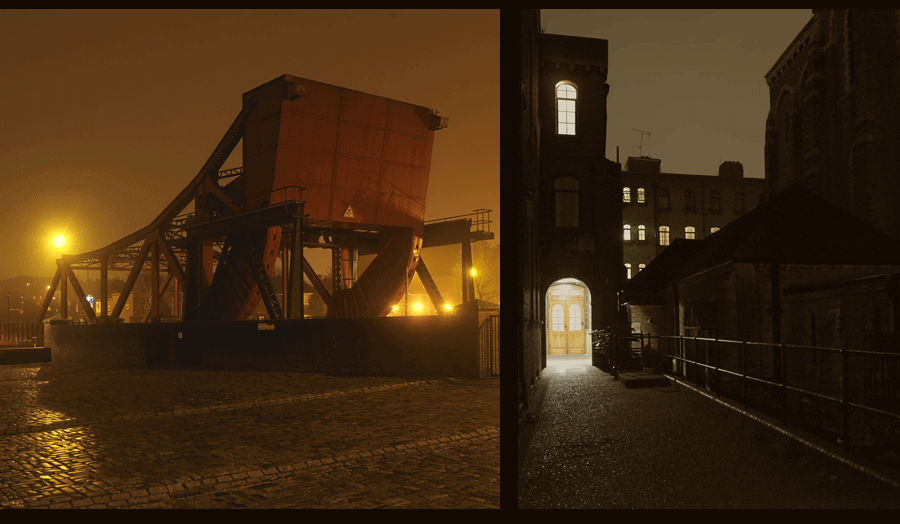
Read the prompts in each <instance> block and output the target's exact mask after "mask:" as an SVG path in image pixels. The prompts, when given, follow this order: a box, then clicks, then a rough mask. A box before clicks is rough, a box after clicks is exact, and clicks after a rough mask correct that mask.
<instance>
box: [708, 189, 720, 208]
mask: <svg viewBox="0 0 900 524" xmlns="http://www.w3.org/2000/svg"><path fill="white" fill-rule="evenodd" d="M709 209H711V210H712V211H720V210H721V209H722V206H721V204H720V199H719V192H718V191H713V192H711V193H710V194H709Z"/></svg>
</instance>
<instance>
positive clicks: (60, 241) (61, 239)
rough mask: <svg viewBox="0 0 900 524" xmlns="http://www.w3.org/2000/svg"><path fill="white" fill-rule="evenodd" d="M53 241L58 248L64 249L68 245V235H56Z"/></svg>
mask: <svg viewBox="0 0 900 524" xmlns="http://www.w3.org/2000/svg"><path fill="white" fill-rule="evenodd" d="M51 242H52V243H53V247H55V248H56V249H62V248H63V246H65V245H66V237H65V236H64V235H56V236H55V237H53V240H52V241H51Z"/></svg>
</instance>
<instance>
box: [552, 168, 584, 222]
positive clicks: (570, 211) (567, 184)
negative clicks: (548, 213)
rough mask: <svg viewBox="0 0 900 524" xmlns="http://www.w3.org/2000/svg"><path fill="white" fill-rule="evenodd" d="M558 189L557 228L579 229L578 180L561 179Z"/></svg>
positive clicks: (556, 183) (555, 184) (557, 183)
mask: <svg viewBox="0 0 900 524" xmlns="http://www.w3.org/2000/svg"><path fill="white" fill-rule="evenodd" d="M553 187H554V189H556V227H578V188H579V185H578V179H575V178H572V177H560V178H557V179H556V181H555V182H554V183H553Z"/></svg>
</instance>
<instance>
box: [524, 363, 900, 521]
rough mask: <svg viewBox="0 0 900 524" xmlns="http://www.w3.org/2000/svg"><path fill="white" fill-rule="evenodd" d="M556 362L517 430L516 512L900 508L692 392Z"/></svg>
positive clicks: (874, 487)
mask: <svg viewBox="0 0 900 524" xmlns="http://www.w3.org/2000/svg"><path fill="white" fill-rule="evenodd" d="M550 360H551V359H548V363H551V362H550ZM554 363H555V364H558V365H557V366H552V367H548V368H547V369H546V370H544V373H543V375H542V377H543V378H542V379H541V383H540V385H539V387H538V391H537V393H536V395H535V400H534V402H533V404H534V405H533V406H531V409H530V411H532V412H534V414H535V422H534V423H531V424H527V425H525V426H523V428H524V429H522V430H520V434H519V446H520V448H519V471H518V490H519V493H518V507H519V508H732V509H734V508H818V509H822V508H882V509H898V508H900V490H898V489H896V488H893V487H891V486H889V485H887V484H885V483H882V482H878V481H876V480H872V479H870V478H866V477H863V476H862V475H857V474H853V473H852V472H851V470H850V469H849V468H847V467H846V466H843V465H841V464H839V463H837V462H834V461H830V460H828V459H825V458H823V456H822V455H820V454H818V453H816V452H812V451H810V450H808V448H806V447H804V446H802V445H800V444H796V443H791V442H787V441H785V440H783V439H775V438H772V437H770V436H769V435H767V434H766V433H765V432H762V431H761V430H760V429H759V427H758V426H756V425H755V424H753V423H751V422H749V421H748V419H746V418H744V417H743V416H741V415H739V414H736V413H734V412H732V411H730V410H728V409H726V408H715V407H710V406H711V404H710V403H708V402H704V401H703V400H701V398H700V396H699V395H698V394H697V393H692V392H688V391H685V390H683V389H679V388H675V387H672V386H667V387H657V388H648V389H626V388H625V387H624V386H623V385H622V384H621V383H619V382H617V381H616V380H615V379H614V378H613V377H612V376H610V375H609V374H607V373H604V372H602V371H600V370H599V369H597V368H595V367H593V366H591V365H590V363H589V361H585V362H580V361H575V360H569V361H566V360H562V359H559V360H558V361H556V362H552V363H551V365H552V364H554Z"/></svg>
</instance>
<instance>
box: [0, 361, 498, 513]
mask: <svg viewBox="0 0 900 524" xmlns="http://www.w3.org/2000/svg"><path fill="white" fill-rule="evenodd" d="M499 400H500V380H499V378H494V379H482V380H458V379H420V378H415V379H408V378H391V377H372V376H330V375H323V374H309V373H257V372H207V371H194V370H144V371H119V372H104V373H81V374H65V373H60V372H58V370H57V371H54V370H53V369H52V364H43V365H15V366H2V367H0V507H11V508H40V507H45V508H46V507H50V508H72V507H74V508H79V507H88V508H109V507H122V508H147V507H158V508H386V507H391V508H393V507H401V508H499V507H500V404H499Z"/></svg>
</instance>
